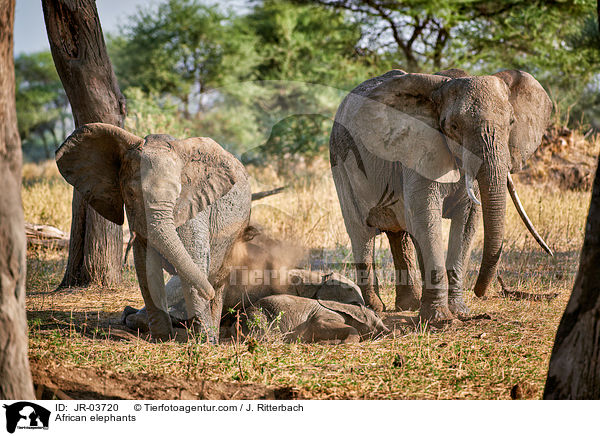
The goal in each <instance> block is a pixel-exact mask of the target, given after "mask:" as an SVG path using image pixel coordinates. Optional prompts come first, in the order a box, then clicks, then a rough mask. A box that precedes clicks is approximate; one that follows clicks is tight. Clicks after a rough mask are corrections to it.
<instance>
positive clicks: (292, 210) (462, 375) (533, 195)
mask: <svg viewBox="0 0 600 436" xmlns="http://www.w3.org/2000/svg"><path fill="white" fill-rule="evenodd" d="M249 170H250V173H251V174H252V176H253V187H254V188H255V190H261V189H269V188H273V187H276V186H281V185H287V186H288V187H289V188H288V189H287V190H286V191H285V192H284V193H283V194H280V195H278V196H275V197H271V198H267V199H264V200H261V201H260V202H258V203H256V204H254V205H253V212H252V219H253V221H256V222H258V223H260V224H261V225H262V226H264V227H265V228H266V229H267V230H268V231H269V232H270V233H271V234H272V236H274V237H275V238H279V239H283V240H291V241H294V242H296V243H301V244H302V245H304V246H306V247H308V248H310V249H312V250H314V251H315V253H318V255H319V256H321V257H326V258H327V261H330V262H342V261H351V257H350V250H349V239H348V236H347V235H346V232H345V228H344V224H343V220H342V217H341V212H340V210H339V204H338V201H337V196H336V193H335V188H334V185H333V182H332V180H331V176H330V173H329V170H328V168H327V164H326V162H319V161H317V162H313V163H312V164H311V165H306V166H305V167H303V168H296V169H295V170H294V171H293V172H291V173H290V174H292V175H291V176H288V177H285V178H281V177H278V176H277V175H276V174H275V172H274V171H272V170H270V169H268V168H267V169H265V168H250V169H249ZM26 171H27V174H29V175H28V176H26V177H25V178H26V180H25V186H24V189H23V200H24V204H25V214H26V217H27V219H28V220H30V221H32V222H36V223H44V224H51V225H54V226H57V227H59V228H61V229H63V230H68V225H69V219H70V218H69V211H70V189H69V188H68V187H67V186H66V184H65V183H64V182H62V181H60V179H58V178H57V177H56V175H55V174H52V171H50V173H51V174H50V176H48V175H44V174H45V173H44V171H45V170H42V171H41V173H40V174H42V175H41V176H40V175H36V174H38V173H37V172H36V171H37V170H36V169H35V168H33V167H28V168H26ZM517 187H518V189H519V193H520V195H521V198H522V201H523V203H524V205H525V208H526V210H527V211H528V212H529V214H530V217H531V219H532V220H533V222H534V223H535V224H536V226H537V227H538V229H540V231H541V233H542V235H543V236H544V237H545V238H546V241H547V242H548V244H549V245H550V246H551V247H552V248H553V250H554V251H555V253H556V255H555V257H554V258H548V257H546V256H545V255H544V254H543V253H542V251H541V250H540V249H539V248H538V247H537V246H536V245H535V243H534V242H533V240H532V238H531V237H530V236H528V235H527V233H526V230H525V229H524V227H523V225H522V224H521V222H520V220H519V218H518V216H517V214H516V212H515V211H514V209H513V208H512V207H511V206H509V213H508V217H507V234H506V238H505V254H504V257H503V266H502V271H503V277H504V281H505V283H506V284H507V285H508V286H510V287H512V288H515V289H519V290H521V291H525V292H535V293H540V292H544V293H545V292H558V293H559V297H558V298H556V299H555V300H552V301H549V302H532V301H513V300H507V299H504V298H500V297H498V296H497V284H494V286H493V289H492V290H491V291H490V294H489V295H490V298H489V299H487V300H478V299H475V298H474V297H473V296H472V295H471V294H469V304H470V306H471V308H472V309H473V312H474V314H487V315H489V316H487V317H483V318H481V319H474V320H471V321H468V322H465V323H464V325H463V326H461V327H458V328H452V329H449V330H434V329H423V328H420V327H419V328H417V327H415V326H414V325H412V323H411V316H414V315H415V314H414V313H402V314H397V313H390V314H388V315H387V316H388V320H387V322H388V323H391V324H394V325H395V326H396V329H395V331H394V334H393V335H391V336H389V337H387V338H384V339H382V340H379V341H375V342H365V343H361V344H359V345H339V346H331V345H305V344H283V343H281V342H279V341H270V342H260V343H259V344H258V346H257V347H254V346H249V344H247V343H245V344H241V345H240V346H238V347H236V346H235V345H232V344H229V345H221V346H218V347H211V346H208V345H203V344H195V343H193V342H191V343H187V344H174V343H172V344H150V343H147V342H145V341H142V340H132V341H126V342H118V341H114V340H110V339H108V336H109V335H110V329H112V328H114V327H111V325H112V326H116V325H118V324H119V317H120V313H121V311H122V310H123V308H124V306H125V305H132V306H134V307H136V306H137V307H139V306H141V305H142V304H143V303H142V299H141V296H140V294H139V291H138V290H137V283H136V280H135V277H134V274H133V271H131V270H129V271H128V272H127V274H126V277H127V279H126V281H125V283H124V284H123V286H121V287H120V288H118V289H99V288H91V289H86V290H66V291H61V292H51V290H52V289H54V287H55V286H56V285H57V284H58V282H59V281H60V278H61V274H62V271H63V268H64V265H65V262H66V253H64V252H54V251H49V250H37V251H30V252H29V253H28V268H29V269H28V278H27V290H28V297H27V307H28V315H29V324H30V357H31V359H33V360H36V361H41V362H50V361H53V362H56V363H58V364H60V365H62V366H64V367H67V368H69V367H92V368H99V369H101V370H106V371H108V370H110V371H115V372H119V373H125V374H130V375H132V376H134V374H139V373H149V374H155V375H164V374H170V375H173V376H179V377H182V378H186V379H196V378H203V379H211V380H221V381H232V380H243V381H248V382H253V383H258V384H267V385H280V386H291V387H294V388H297V389H299V390H300V391H301V392H302V395H303V396H306V397H308V398H321V399H325V398H380V399H383V398H419V399H429V398H479V399H496V398H509V392H510V389H511V387H512V386H514V385H515V384H520V385H522V386H526V387H527V389H524V391H525V392H526V395H525V397H526V398H540V397H541V393H542V389H543V384H544V380H545V376H546V370H547V364H548V358H549V354H550V350H551V347H552V343H553V339H554V334H555V331H556V327H557V325H558V322H559V319H560V316H561V314H562V312H563V310H564V307H565V305H566V302H567V300H568V297H569V294H570V290H571V288H572V285H573V280H574V274H575V272H576V268H577V262H578V257H579V248H580V246H581V242H582V238H583V232H584V222H585V217H586V215H587V209H588V206H589V198H590V196H589V193H587V192H563V191H559V190H556V189H553V188H551V187H548V188H545V189H544V188H541V187H539V186H537V187H533V186H527V185H518V186H517ZM379 240H380V242H378V245H377V247H378V258H379V260H380V262H381V263H382V264H383V266H384V268H391V267H392V265H391V255H390V254H389V250H387V241H385V238H379ZM474 246H475V247H476V249H475V250H474V253H473V256H472V266H477V262H478V258H479V256H480V248H477V247H481V232H480V234H479V235H478V240H477V241H476V242H475V244H474ZM385 276H386V277H389V276H390V274H385ZM475 276H476V271H471V272H469V274H468V281H469V283H471V284H472V283H473V281H474V279H475ZM382 297H383V300H384V302H385V304H386V305H387V306H388V307H392V306H393V300H394V290H393V285H392V284H391V283H390V282H389V281H384V282H383V283H382ZM399 356H400V357H399ZM240 368H241V371H240Z"/></svg>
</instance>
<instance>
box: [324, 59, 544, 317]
mask: <svg viewBox="0 0 600 436" xmlns="http://www.w3.org/2000/svg"><path fill="white" fill-rule="evenodd" d="M551 111H552V103H551V101H550V99H549V98H548V95H547V94H546V92H545V91H544V89H543V88H542V86H541V85H540V84H539V83H538V82H537V81H536V80H535V79H534V78H533V77H532V76H531V75H530V74H528V73H525V72H522V71H514V70H512V71H503V72H500V73H497V74H494V75H491V76H469V75H468V74H467V73H466V72H465V71H463V70H447V71H443V72H441V73H437V74H435V75H430V74H409V73H405V72H404V71H401V70H393V71H389V72H387V73H385V74H383V75H382V76H379V77H375V78H373V79H370V80H367V81H366V82H363V83H362V84H360V85H359V86H358V87H357V88H355V89H354V90H353V91H352V92H351V93H350V94H349V95H348V96H347V97H346V98H345V99H344V101H343V102H342V104H341V105H340V107H339V109H338V112H337V114H336V117H335V122H334V126H333V130H332V133H331V140H330V157H331V166H332V173H333V178H334V181H335V185H336V189H337V193H338V197H339V200H340V204H341V208H342V213H343V216H344V221H345V224H346V229H347V231H348V234H349V236H350V239H351V241H352V251H353V254H354V261H355V264H356V269H357V280H358V282H359V284H360V287H361V290H362V292H363V296H364V298H365V301H366V303H367V304H368V305H369V306H370V307H372V308H373V309H375V310H376V311H381V310H383V304H382V302H381V300H380V299H379V296H378V284H377V277H376V275H375V274H374V271H373V249H374V248H373V247H374V238H375V236H376V235H377V234H378V233H379V232H385V233H386V234H387V237H388V239H389V242H390V246H391V251H392V255H393V258H394V264H395V268H396V273H397V274H396V309H397V310H407V309H417V308H418V307H419V304H420V316H421V319H423V320H429V321H445V320H451V319H454V318H455V317H456V316H461V315H465V314H467V313H468V308H467V306H466V305H465V302H464V299H463V276H464V266H465V263H466V262H467V258H468V253H469V250H470V244H471V241H472V239H473V235H474V234H475V230H476V222H477V220H478V216H479V215H480V213H481V212H480V211H481V208H480V207H479V205H480V202H479V199H478V198H477V194H478V193H480V196H481V204H482V206H483V223H484V247H483V259H482V261H481V268H480V270H479V276H478V278H477V283H476V284H475V294H476V295H477V296H483V295H484V294H485V292H486V289H487V288H488V286H489V284H490V282H491V281H492V279H493V278H494V277H495V273H496V269H497V266H498V262H499V259H500V253H501V250H502V239H503V236H504V218H505V209H506V190H507V187H508V189H509V191H510V193H511V196H512V198H513V201H514V203H515V205H516V206H517V208H518V209H519V213H520V215H521V217H522V218H523V220H524V221H525V223H526V225H527V227H528V228H529V229H530V231H531V232H532V233H533V234H534V236H535V238H536V240H538V242H540V244H541V245H542V246H543V247H544V249H545V250H547V251H548V252H549V253H551V252H550V249H549V248H548V247H547V246H546V244H545V243H544V242H543V241H542V240H541V238H540V237H539V235H538V234H537V232H536V231H535V229H534V228H533V226H532V225H531V222H529V220H528V218H527V215H526V214H525V212H524V211H523V209H522V207H521V206H520V203H519V201H518V197H517V196H516V192H515V191H514V186H513V185H512V180H511V177H510V172H514V171H517V170H519V169H521V167H522V166H523V164H524V162H525V160H526V159H527V158H528V157H529V156H530V155H531V154H532V153H533V152H534V151H535V150H536V148H537V147H538V145H539V144H540V142H541V139H542V135H543V133H544V131H545V129H546V127H547V124H548V122H549V117H550V114H551ZM442 218H450V219H451V228H450V237H449V243H448V254H447V256H446V258H445V256H444V251H445V247H444V244H443V237H442ZM415 248H417V250H416V251H415ZM417 258H419V260H420V264H421V273H422V282H423V289H422V293H421V289H420V288H421V286H419V281H420V280H418V279H417V260H416V259H417Z"/></svg>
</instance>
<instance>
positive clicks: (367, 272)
mask: <svg viewBox="0 0 600 436" xmlns="http://www.w3.org/2000/svg"><path fill="white" fill-rule="evenodd" d="M368 230H369V229H366V228H365V229H364V230H363V231H362V232H354V233H352V234H351V239H352V253H353V255H354V265H355V267H356V282H357V284H358V286H359V287H360V290H361V291H362V294H363V298H364V300H365V303H366V304H367V306H369V307H370V308H371V309H373V310H374V311H375V312H378V313H381V312H383V311H384V309H385V307H384V305H383V302H382V301H381V299H380V298H379V282H378V281H377V274H375V270H374V259H373V255H374V245H375V232H374V231H373V232H370V231H368ZM349 233H350V232H349Z"/></svg>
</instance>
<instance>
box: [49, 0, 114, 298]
mask: <svg viewBox="0 0 600 436" xmlns="http://www.w3.org/2000/svg"><path fill="white" fill-rule="evenodd" d="M42 8H43V10H44V19H45V21H46V30H47V32H48V40H49V41H50V48H51V51H52V57H53V59H54V64H55V65H56V70H57V71H58V75H59V76H60V80H61V81H62V83H63V86H64V88H65V91H66V93H67V97H68V98H69V102H70V103H71V109H72V111H73V118H74V120H75V126H76V127H79V126H81V125H83V124H86V123H92V122H103V123H108V124H114V125H116V126H119V127H123V123H124V120H125V98H124V97H123V95H122V94H121V91H120V90H119V86H118V84H117V80H116V78H115V75H114V72H113V69H112V65H111V63H110V59H109V58H108V54H107V52H106V46H105V44H104V37H103V35H102V29H101V27H100V20H99V18H98V12H97V10H96V3H95V1H93V0H42ZM72 215H73V220H72V224H71V237H70V245H69V259H68V261H67V270H66V272H65V275H64V277H63V280H62V283H61V284H60V286H59V287H60V288H62V287H70V286H87V285H89V284H90V283H98V284H101V285H104V286H114V285H116V284H118V283H119V282H120V281H121V259H122V256H123V231H122V228H121V226H118V225H116V224H114V223H112V222H110V221H107V220H105V219H104V218H102V217H101V216H100V215H99V214H98V213H97V212H96V211H94V210H93V209H92V208H91V207H90V206H88V204H87V203H86V202H84V201H83V199H82V197H81V195H80V194H79V193H78V192H77V191H74V192H73V204H72Z"/></svg>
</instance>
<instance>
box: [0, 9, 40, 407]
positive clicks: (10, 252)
mask: <svg viewBox="0 0 600 436" xmlns="http://www.w3.org/2000/svg"><path fill="white" fill-rule="evenodd" d="M14 13H15V0H0V184H1V185H2V189H0V400H16V399H33V398H34V395H33V384H32V382H31V373H30V370H29V360H28V358H27V318H26V316H25V271H26V267H27V264H26V258H25V253H26V248H25V223H24V221H23V207H22V204H21V140H20V138H19V130H18V129H17V113H16V110H15V74H14V64H13V21H14Z"/></svg>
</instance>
